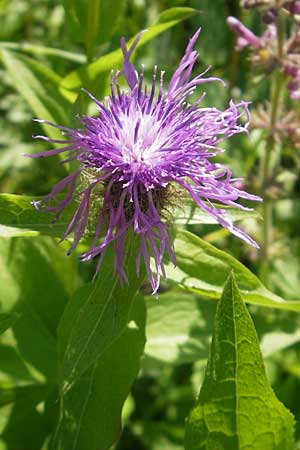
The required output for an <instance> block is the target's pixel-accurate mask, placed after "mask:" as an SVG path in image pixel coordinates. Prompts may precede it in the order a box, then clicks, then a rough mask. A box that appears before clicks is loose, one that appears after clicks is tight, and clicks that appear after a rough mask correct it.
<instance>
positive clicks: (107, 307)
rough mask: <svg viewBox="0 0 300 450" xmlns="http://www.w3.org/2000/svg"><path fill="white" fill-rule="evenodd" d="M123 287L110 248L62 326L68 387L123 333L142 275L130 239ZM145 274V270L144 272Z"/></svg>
mask: <svg viewBox="0 0 300 450" xmlns="http://www.w3.org/2000/svg"><path fill="white" fill-rule="evenodd" d="M125 245H126V249H125V257H124V269H125V272H126V273H127V276H128V283H126V284H125V285H124V286H121V284H120V280H119V277H118V275H117V274H115V271H114V251H115V250H114V248H109V249H108V251H107V253H106V255H105V258H104V262H103V264H102V266H101V270H100V271H99V274H98V275H97V278H96V281H95V282H94V283H90V284H88V285H85V286H83V287H81V288H80V289H79V290H78V291H77V292H76V293H75V295H74V298H73V299H72V301H70V302H69V304H68V305H67V308H66V310H65V312H64V314H63V317H62V320H61V322H60V325H59V335H60V341H59V342H60V348H59V350H60V362H61V375H62V379H63V382H64V384H65V385H66V387H69V386H70V384H71V383H73V382H74V381H75V380H76V379H78V378H79V377H80V376H81V375H82V374H83V373H84V372H85V371H86V370H87V369H88V368H89V367H91V365H93V364H94V363H95V362H96V361H97V359H98V358H99V357H100V355H101V354H102V353H103V352H104V351H105V350H106V349H107V348H108V347H109V346H110V345H111V344H112V343H113V341H114V340H115V339H117V338H118V337H119V336H120V334H121V333H122V332H123V331H124V329H125V327H126V325H127V322H128V316H129V312H130V309H131V306H132V302H133V299H134V296H135V294H136V292H137V290H138V288H139V287H140V285H141V283H142V281H143V276H142V275H141V276H139V277H138V276H137V274H136V268H135V260H136V245H135V242H132V240H131V239H130V238H128V241H127V243H126V244H125ZM142 272H143V271H142Z"/></svg>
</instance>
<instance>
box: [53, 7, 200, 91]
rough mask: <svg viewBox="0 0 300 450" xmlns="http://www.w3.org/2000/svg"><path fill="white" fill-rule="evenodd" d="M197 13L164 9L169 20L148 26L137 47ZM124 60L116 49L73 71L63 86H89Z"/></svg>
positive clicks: (191, 10)
mask: <svg viewBox="0 0 300 450" xmlns="http://www.w3.org/2000/svg"><path fill="white" fill-rule="evenodd" d="M196 13H197V10H195V9H193V8H179V10H177V8H171V10H169V13H168V10H167V11H164V13H163V14H164V17H166V14H168V21H163V22H158V23H157V24H156V25H153V26H151V27H149V28H148V31H147V32H146V33H144V34H143V36H142V38H141V40H140V41H139V43H138V46H137V47H141V46H142V45H144V44H146V43H147V42H149V41H151V40H152V39H154V38H155V37H156V36H158V35H159V34H161V33H163V32H164V31H166V30H168V29H169V28H171V27H174V26H175V25H177V24H178V23H180V22H181V21H182V20H185V19H187V18H189V17H191V16H193V15H195V14H196ZM135 38H136V35H135V36H134V37H132V38H131V39H130V40H129V41H128V46H130V45H131V44H132V43H133V41H134V39H135ZM122 61H123V56H122V51H121V49H118V50H114V51H112V52H110V53H108V54H107V55H104V56H101V57H100V58H98V59H97V60H96V61H94V62H92V63H91V64H89V65H86V66H82V67H80V68H79V69H77V70H75V71H73V72H71V73H70V74H69V75H67V76H66V77H65V78H64V79H63V80H62V81H61V87H62V88H66V89H77V88H79V87H80V86H83V85H84V86H89V85H90V83H91V82H94V81H95V80H97V78H98V77H99V75H100V74H101V73H103V72H108V71H110V70H111V69H117V68H120V66H121V64H122Z"/></svg>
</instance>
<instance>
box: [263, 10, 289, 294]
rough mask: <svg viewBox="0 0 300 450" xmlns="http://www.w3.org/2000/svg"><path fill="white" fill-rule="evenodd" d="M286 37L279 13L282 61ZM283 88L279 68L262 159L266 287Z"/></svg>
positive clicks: (273, 86)
mask: <svg viewBox="0 0 300 450" xmlns="http://www.w3.org/2000/svg"><path fill="white" fill-rule="evenodd" d="M284 36H285V19H284V17H283V16H282V15H281V14H280V13H279V15H278V19H277V48H278V54H277V56H278V59H279V60H281V59H282V57H283V51H284ZM282 87H283V75H282V73H281V71H280V69H279V68H277V69H276V71H275V72H274V75H273V80H272V85H271V98H270V103H271V112H270V114H271V117H270V131H269V135H268V137H267V139H266V147H265V153H264V156H263V158H262V171H261V172H262V184H261V195H262V197H263V210H262V215H263V224H262V244H261V257H260V270H259V271H260V278H261V280H262V281H263V283H264V284H265V286H266V287H269V286H270V273H269V268H270V244H271V242H272V240H273V226H272V209H273V205H272V200H271V198H270V196H269V194H268V190H269V184H270V178H271V169H272V167H271V154H272V151H273V150H274V146H275V128H276V122H277V118H278V115H279V112H280V106H281V94H282Z"/></svg>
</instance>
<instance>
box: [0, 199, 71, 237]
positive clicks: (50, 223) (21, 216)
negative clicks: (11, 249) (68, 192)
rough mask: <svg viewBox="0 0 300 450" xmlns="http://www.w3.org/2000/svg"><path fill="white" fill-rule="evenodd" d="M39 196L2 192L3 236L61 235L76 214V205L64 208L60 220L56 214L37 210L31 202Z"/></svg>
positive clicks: (0, 201) (1, 229)
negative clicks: (56, 217)
mask: <svg viewBox="0 0 300 450" xmlns="http://www.w3.org/2000/svg"><path fill="white" fill-rule="evenodd" d="M33 200H39V198H38V197H29V196H26V195H23V196H22V195H13V194H0V222H1V228H0V232H1V236H2V237H12V236H38V235H39V234H47V235H50V236H56V237H61V236H62V235H63V233H64V231H65V230H66V228H67V226H68V224H69V223H70V220H71V218H72V216H73V214H74V207H73V206H71V207H69V208H67V209H65V210H64V212H63V213H62V215H61V216H60V218H59V220H57V221H55V222H54V220H53V219H54V215H53V214H50V213H45V212H41V211H37V210H36V209H35V208H34V206H33V205H32V204H31V202H32V201H33Z"/></svg>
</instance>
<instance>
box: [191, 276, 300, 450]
mask: <svg viewBox="0 0 300 450" xmlns="http://www.w3.org/2000/svg"><path fill="white" fill-rule="evenodd" d="M293 429H294V422H293V417H292V415H291V413H290V412H289V411H288V410H287V409H286V408H285V407H284V405H283V404H282V403H281V402H280V401H279V400H278V399H277V398H276V397H275V394H274V392H273V391H272V389H271V387H270V385H269V383H268V380H267V377H266V373H265V368H264V363H263V359H262V355H261V352H260V349H259V344H258V340H257V336H256V332H255V328H254V326H253V323H252V320H251V317H250V315H249V313H248V311H247V309H246V307H245V305H244V303H243V301H242V298H241V296H240V293H239V291H238V288H237V285H236V283H235V280H234V277H233V275H230V276H229V278H228V281H227V282H226V285H225V287H224V291H223V294H222V297H221V300H220V302H219V304H218V307H217V312H216V318H215V328H214V333H213V340H212V345H211V349H210V355H209V359H208V363H207V368H206V374H205V379H204V383H203V386H202V388H201V391H200V396H199V399H198V401H197V406H196V407H195V408H194V409H193V410H192V412H191V413H190V416H189V418H188V421H187V425H186V438H185V449H186V450H206V449H207V450H208V449H218V450H228V449H230V450H241V449H249V450H260V449H264V450H292V449H294V445H293V443H294V440H293Z"/></svg>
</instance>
